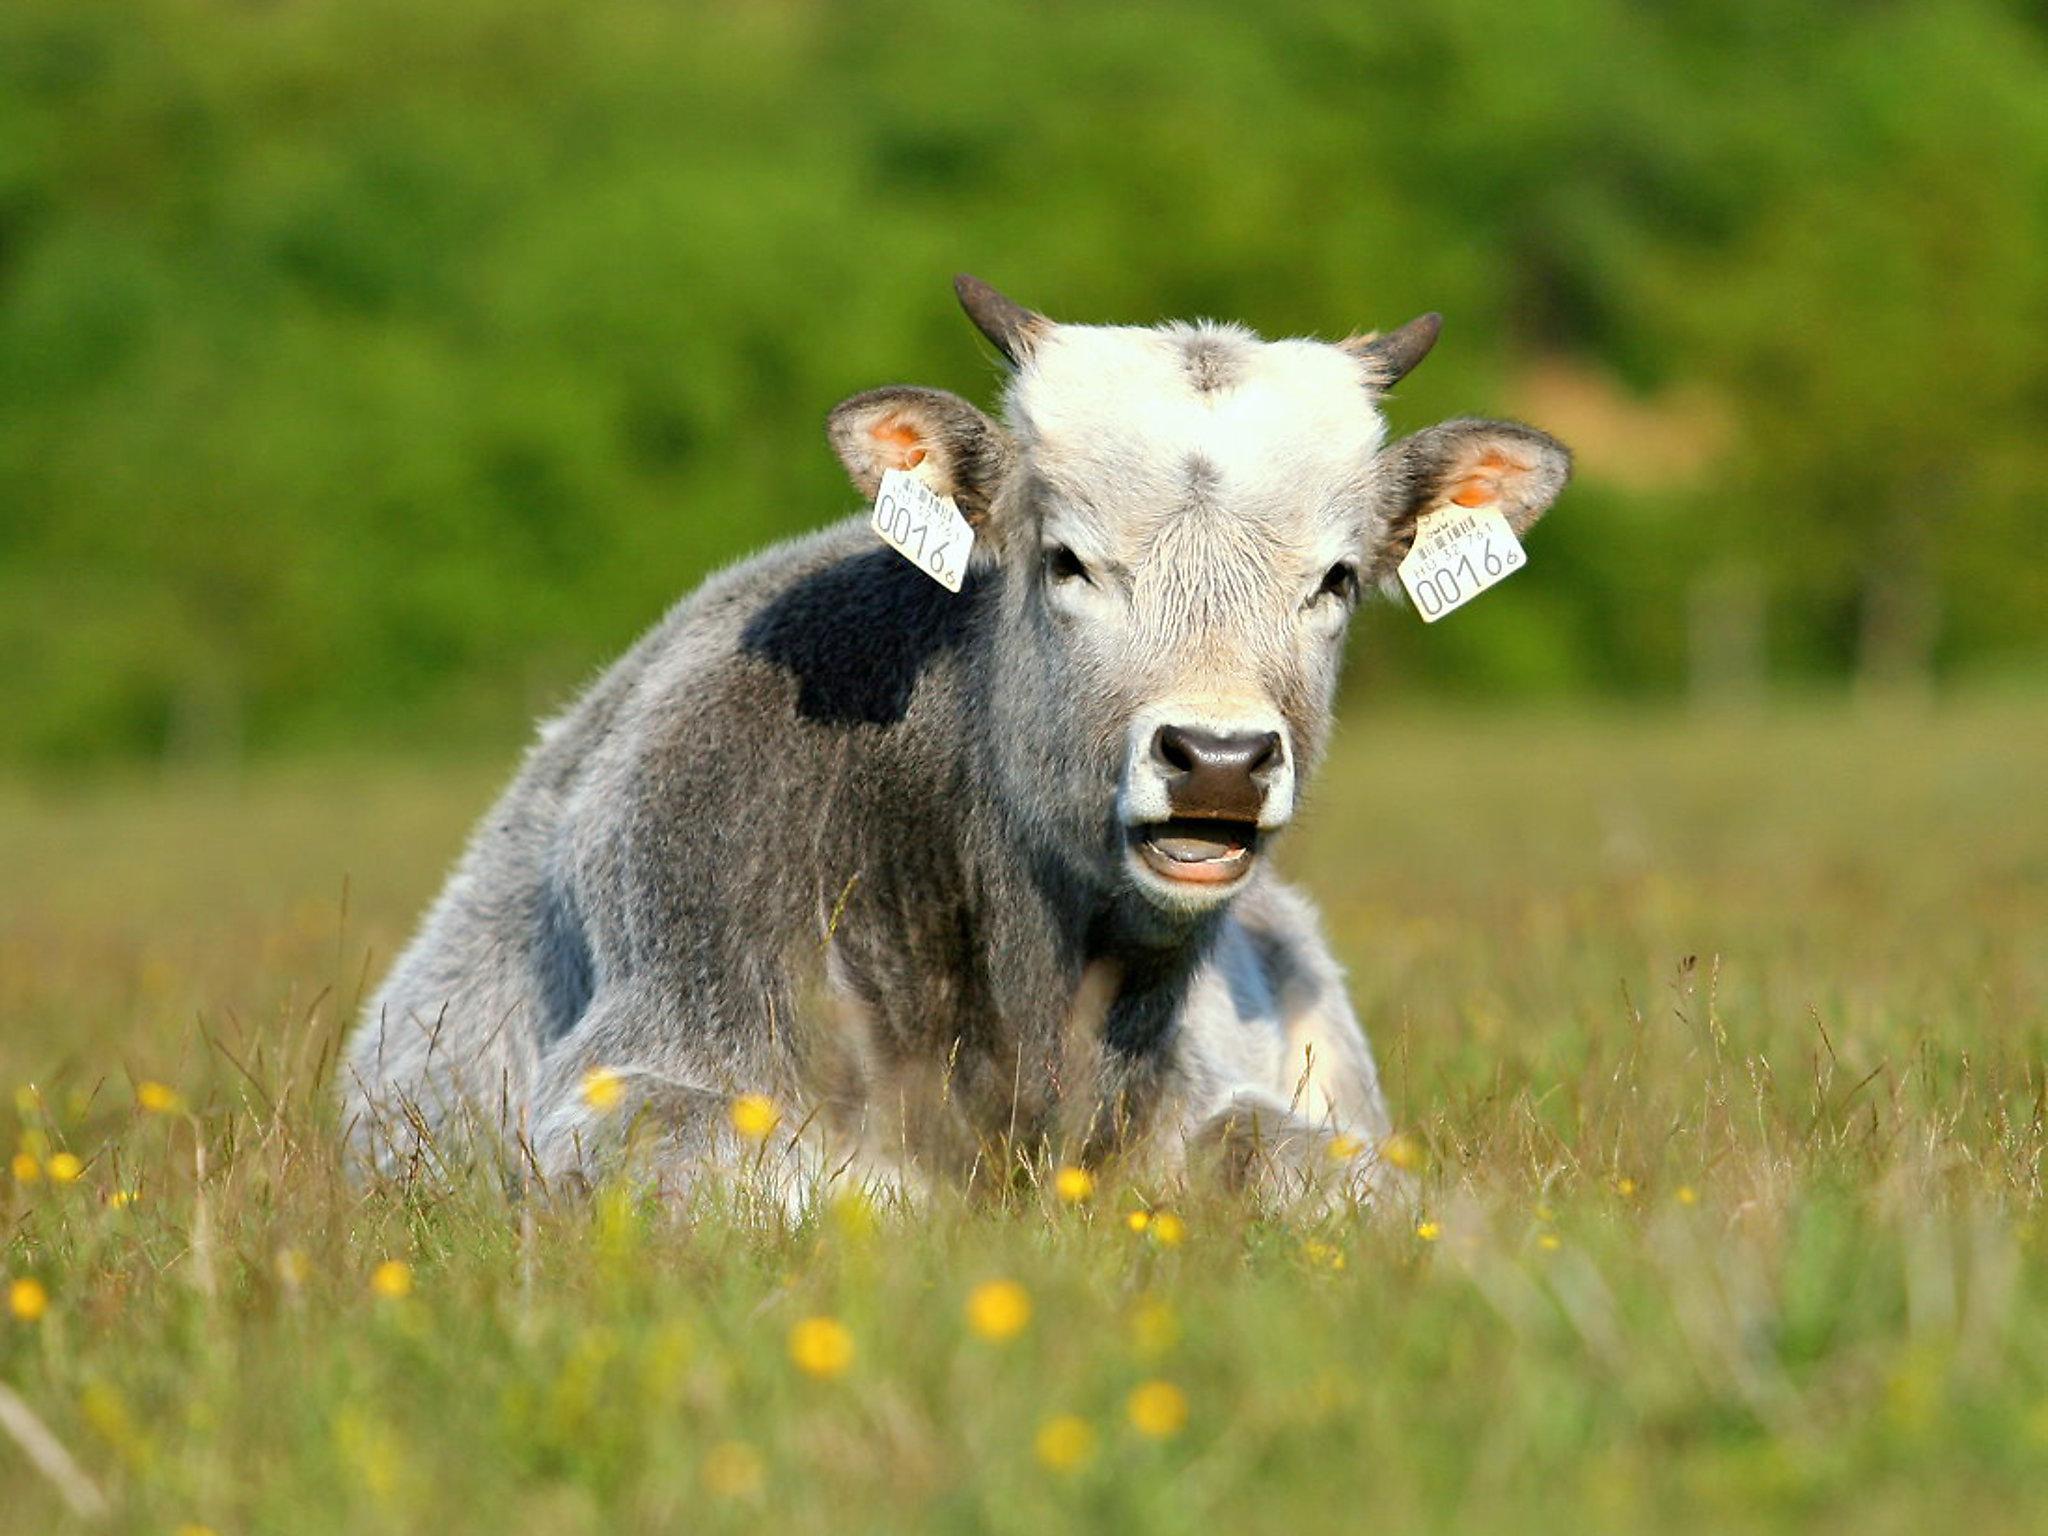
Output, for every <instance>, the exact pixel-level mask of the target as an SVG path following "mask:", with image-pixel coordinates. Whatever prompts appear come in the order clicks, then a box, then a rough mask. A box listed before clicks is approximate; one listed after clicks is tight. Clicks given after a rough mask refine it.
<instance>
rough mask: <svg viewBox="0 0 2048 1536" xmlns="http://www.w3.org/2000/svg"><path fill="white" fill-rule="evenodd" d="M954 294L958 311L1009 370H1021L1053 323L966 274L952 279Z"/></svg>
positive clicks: (963, 273)
mask: <svg viewBox="0 0 2048 1536" xmlns="http://www.w3.org/2000/svg"><path fill="white" fill-rule="evenodd" d="M953 291H954V292H955V293H957V294H959V295H960V307H961V308H962V309H964V310H966V311H967V318H968V319H970V320H972V321H973V322H974V324H975V326H976V328H977V329H979V330H980V332H981V334H982V335H984V336H986V337H987V338H988V339H989V340H990V341H992V342H994V343H995V346H996V350H997V351H998V352H1000V353H1002V354H1003V356H1004V357H1006V358H1008V359H1009V362H1010V366H1011V367H1012V368H1021V367H1023V366H1024V360H1025V359H1026V358H1027V357H1029V356H1030V355H1031V349H1032V348H1033V347H1035V346H1037V345H1038V343H1039V342H1040V341H1041V340H1043V339H1044V337H1045V335H1046V333H1047V332H1049V331H1050V330H1051V329H1052V322H1051V321H1050V320H1048V319H1046V318H1045V316H1043V315H1041V314H1040V313H1038V311H1037V310H1035V309H1026V308H1025V307H1024V306H1023V305H1022V304H1019V303H1018V302H1017V301H1016V300H1015V299H1011V298H1006V297H1005V296H1004V295H1002V294H1000V293H998V292H996V290H995V289H993V288H991V287H989V285H988V284H987V283H984V282H983V281H982V280H981V279H980V278H978V277H969V276H968V275H967V274H966V273H965V272H962V273H961V274H960V275H959V276H958V277H956V278H954V279H953Z"/></svg>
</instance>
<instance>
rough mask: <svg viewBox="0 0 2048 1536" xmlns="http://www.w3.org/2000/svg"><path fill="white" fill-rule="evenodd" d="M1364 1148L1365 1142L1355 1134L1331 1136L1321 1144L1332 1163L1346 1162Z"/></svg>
mask: <svg viewBox="0 0 2048 1536" xmlns="http://www.w3.org/2000/svg"><path fill="white" fill-rule="evenodd" d="M1364 1150H1365V1143H1364V1142H1362V1141H1360V1140H1359V1139H1358V1138H1357V1137H1356V1136H1332V1137H1331V1138H1330V1139H1329V1141H1328V1142H1326V1143H1325V1144H1324V1146H1323V1151H1324V1152H1326V1153H1327V1154H1329V1158H1330V1161H1331V1162H1333V1163H1348V1162H1350V1161H1351V1159H1352V1158H1354V1157H1356V1156H1358V1154H1359V1153H1361V1152H1363V1151H1364Z"/></svg>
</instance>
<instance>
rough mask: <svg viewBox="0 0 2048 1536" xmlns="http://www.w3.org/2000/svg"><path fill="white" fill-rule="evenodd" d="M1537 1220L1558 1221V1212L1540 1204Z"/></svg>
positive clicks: (1537, 1210) (1537, 1209)
mask: <svg viewBox="0 0 2048 1536" xmlns="http://www.w3.org/2000/svg"><path fill="white" fill-rule="evenodd" d="M1536 1219H1537V1220H1538V1221H1554V1220H1556V1219H1557V1212H1555V1211H1553V1210H1552V1209H1551V1208H1550V1207H1549V1206H1547V1205H1542V1204H1538V1205H1537V1207H1536Z"/></svg>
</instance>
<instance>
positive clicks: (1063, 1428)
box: [1032, 1413, 1095, 1472]
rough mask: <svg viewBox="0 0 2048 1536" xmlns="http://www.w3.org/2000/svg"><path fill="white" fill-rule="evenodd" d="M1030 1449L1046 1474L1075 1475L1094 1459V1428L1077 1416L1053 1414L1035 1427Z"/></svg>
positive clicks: (1075, 1414)
mask: <svg viewBox="0 0 2048 1536" xmlns="http://www.w3.org/2000/svg"><path fill="white" fill-rule="evenodd" d="M1032 1449H1033V1450H1034V1451H1036V1452H1037V1454H1038V1460H1039V1464H1040V1465H1041V1466H1043V1467H1045V1468H1046V1469H1047V1470H1048V1471H1052V1472H1073V1471H1076V1470H1078V1469H1079V1468H1081V1467H1084V1466H1086V1465H1087V1464H1088V1463H1089V1462H1090V1461H1091V1460H1093V1459H1094V1456H1095V1426H1094V1425H1092V1424H1090V1423H1089V1422H1088V1421H1087V1420H1086V1419H1084V1418H1082V1417H1081V1416H1080V1415H1079V1414H1078V1413H1057V1414H1054V1415H1053V1416H1052V1417H1051V1418H1049V1419H1047V1420H1046V1421H1045V1422H1044V1423H1043V1424H1041V1425H1039V1426H1038V1435H1037V1437H1036V1438H1035V1439H1034V1440H1033V1442H1032Z"/></svg>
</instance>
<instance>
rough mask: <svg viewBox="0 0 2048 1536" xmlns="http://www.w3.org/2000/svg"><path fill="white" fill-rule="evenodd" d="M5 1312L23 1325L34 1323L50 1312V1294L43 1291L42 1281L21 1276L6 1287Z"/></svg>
mask: <svg viewBox="0 0 2048 1536" xmlns="http://www.w3.org/2000/svg"><path fill="white" fill-rule="evenodd" d="M7 1310H8V1311H10V1312H12V1313H13V1314H14V1315H15V1316H16V1317H17V1318H19V1319H20V1320H21V1321H22V1322H24V1323H32V1322H35V1321H36V1320H37V1319H38V1318H40V1317H41V1316H42V1315H43V1314H44V1313H45V1312H47V1311H49V1310H50V1293H49V1292H48V1291H46V1290H44V1289H43V1282H42V1281H40V1280H38V1279H36V1278H35V1277H34V1276H32V1275H23V1276H22V1277H21V1278H20V1279H19V1280H17V1281H15V1282H14V1283H13V1284H12V1285H10V1286H8V1287H7Z"/></svg>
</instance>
